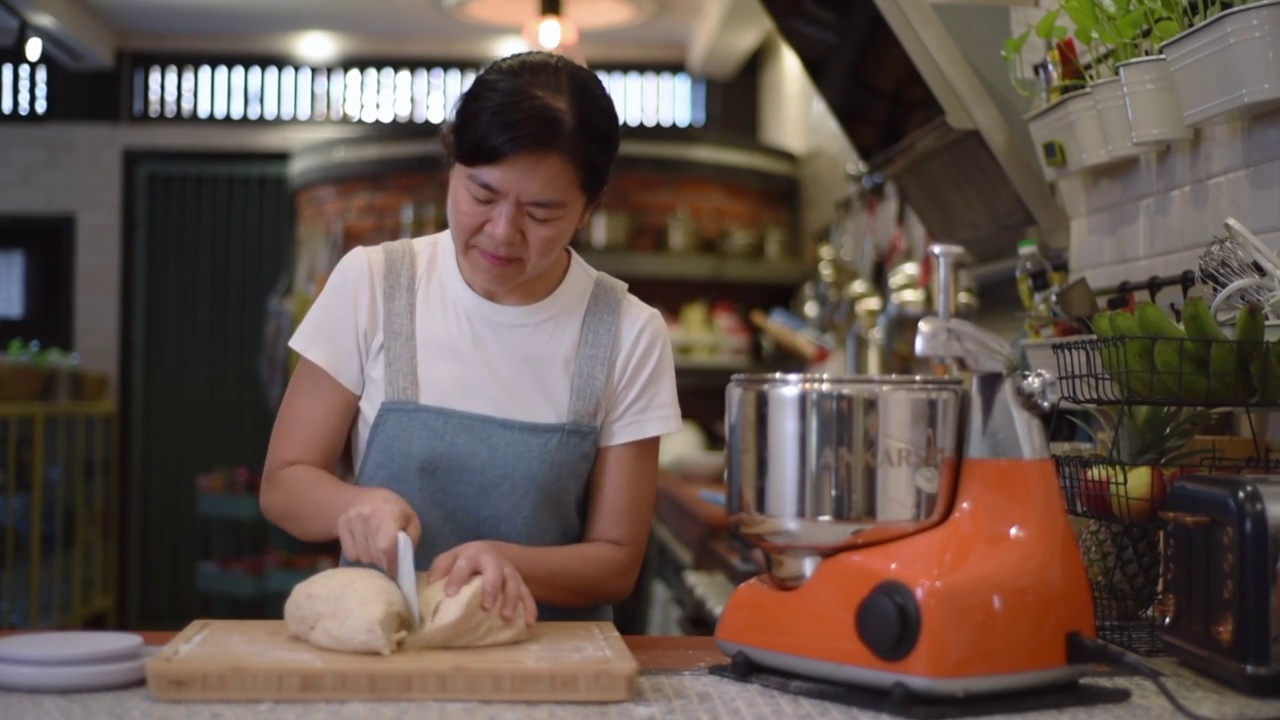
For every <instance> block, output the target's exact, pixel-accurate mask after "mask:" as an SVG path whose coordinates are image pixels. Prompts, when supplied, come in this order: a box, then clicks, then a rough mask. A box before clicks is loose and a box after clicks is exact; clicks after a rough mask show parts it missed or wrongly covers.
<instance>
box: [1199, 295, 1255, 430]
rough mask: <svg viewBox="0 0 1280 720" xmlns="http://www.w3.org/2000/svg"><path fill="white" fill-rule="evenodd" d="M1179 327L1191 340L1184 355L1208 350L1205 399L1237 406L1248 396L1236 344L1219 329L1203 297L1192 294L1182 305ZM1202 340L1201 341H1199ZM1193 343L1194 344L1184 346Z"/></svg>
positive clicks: (1245, 400)
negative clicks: (1183, 329)
mask: <svg viewBox="0 0 1280 720" xmlns="http://www.w3.org/2000/svg"><path fill="white" fill-rule="evenodd" d="M1182 326H1183V328H1185V329H1186V333H1187V337H1188V338H1189V339H1190V340H1189V341H1188V342H1186V343H1184V344H1183V345H1184V348H1185V349H1184V351H1183V354H1184V356H1192V355H1199V353H1200V350H1201V349H1202V348H1203V347H1208V349H1209V379H1208V387H1207V388H1206V390H1205V399H1206V400H1208V401H1209V402H1212V403H1215V404H1220V405H1238V404H1240V403H1242V402H1247V401H1248V399H1249V392H1248V388H1246V387H1245V384H1244V382H1243V381H1242V376H1241V374H1240V363H1239V360H1238V357H1237V350H1238V345H1237V344H1236V343H1234V342H1232V341H1231V339H1230V338H1228V337H1227V334H1226V333H1224V332H1222V328H1220V327H1218V322H1217V320H1215V319H1214V317H1213V313H1212V312H1211V311H1210V310H1209V303H1207V302H1205V299H1204V298H1202V297H1196V296H1192V297H1189V298H1187V301H1186V302H1185V303H1183V305H1182ZM1199 341H1203V342H1199ZM1193 342H1194V345H1195V347H1194V348H1192V347H1187V346H1189V345H1192V344H1193Z"/></svg>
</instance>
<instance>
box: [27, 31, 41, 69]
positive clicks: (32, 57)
mask: <svg viewBox="0 0 1280 720" xmlns="http://www.w3.org/2000/svg"><path fill="white" fill-rule="evenodd" d="M25 52H26V55H27V62H29V63H36V62H40V56H41V55H43V54H44V41H43V40H41V39H40V38H38V37H36V36H35V35H32V36H30V37H28V38H27V44H26V47H25Z"/></svg>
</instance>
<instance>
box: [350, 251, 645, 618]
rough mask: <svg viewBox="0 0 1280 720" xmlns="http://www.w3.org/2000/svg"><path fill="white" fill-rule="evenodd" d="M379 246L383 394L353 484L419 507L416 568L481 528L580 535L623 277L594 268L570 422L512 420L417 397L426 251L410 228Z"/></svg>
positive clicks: (564, 539)
mask: <svg viewBox="0 0 1280 720" xmlns="http://www.w3.org/2000/svg"><path fill="white" fill-rule="evenodd" d="M382 247H383V250H384V253H385V262H386V277H385V280H384V288H383V290H384V292H383V312H382V318H383V320H382V334H383V348H384V351H385V355H384V357H385V362H386V383H387V388H386V398H385V399H384V401H383V403H382V405H381V407H379V408H378V414H377V415H376V416H375V417H374V420H373V424H372V426H371V427H370V429H369V439H368V443H367V444H366V446H365V452H364V455H363V458H362V460H361V465H360V471H359V472H358V473H357V476H356V484H357V485H361V486H365V487H383V488H388V489H390V490H393V491H395V492H396V493H397V494H399V495H400V496H401V497H403V498H404V499H405V500H406V501H407V502H408V503H409V506H410V507H412V508H413V510H414V512H416V513H417V514H418V519H419V520H420V521H421V523H422V539H421V541H420V542H419V543H418V546H417V549H416V551H415V552H414V564H415V565H416V567H417V569H418V571H419V572H425V571H426V569H427V568H428V567H430V565H431V562H432V561H433V560H434V559H435V558H436V556H437V555H439V554H441V553H443V552H445V551H447V550H450V549H452V548H454V547H457V546H458V545H461V544H463V543H466V542H471V541H473V540H498V541H504V542H509V543H517V544H520V545H569V544H573V543H578V542H581V541H582V533H583V529H584V527H585V524H586V511H587V493H588V488H589V483H590V479H591V471H592V467H593V466H594V465H595V460H596V450H597V448H598V447H599V437H600V428H599V427H598V425H597V421H596V418H597V417H599V414H598V410H599V407H600V403H601V399H602V398H603V396H604V390H605V384H606V382H607V379H608V376H609V368H610V366H611V364H612V363H611V360H612V353H613V343H614V335H615V329H616V327H617V321H618V315H619V313H620V310H621V307H622V301H623V299H624V297H625V294H626V285H624V284H623V283H622V282H620V281H618V280H616V279H614V278H612V277H609V276H607V275H605V274H604V273H599V274H597V275H596V280H595V284H594V286H593V287H592V290H591V297H590V300H589V301H588V302H587V309H586V313H585V315H584V317H583V321H582V334H581V338H580V340H579V342H578V352H577V359H576V361H575V364H574V368H573V381H572V385H571V388H572V389H571V395H570V398H569V420H568V422H566V423H536V422H527V421H520V420H508V419H504V418H499V417H490V416H486V415H480V414H477V413H472V412H465V411H460V410H453V409H449V408H441V407H433V406H430V405H423V404H421V403H419V402H418V357H417V337H416V331H415V322H414V316H415V311H416V309H417V288H416V286H417V283H416V277H415V274H416V273H415V271H416V268H417V260H416V258H415V256H414V253H413V247H412V245H411V244H410V240H407V239H406V240H397V241H394V242H390V243H386V244H384V245H383V246H382ZM511 361H512V362H520V358H519V357H513V358H512V359H511ZM343 563H344V564H347V561H346V558H343ZM538 617H539V619H540V620H606V621H612V619H613V611H612V608H611V607H610V606H608V605H604V606H595V607H586V608H558V607H550V606H545V605H543V604H541V603H540V604H539V605H538Z"/></svg>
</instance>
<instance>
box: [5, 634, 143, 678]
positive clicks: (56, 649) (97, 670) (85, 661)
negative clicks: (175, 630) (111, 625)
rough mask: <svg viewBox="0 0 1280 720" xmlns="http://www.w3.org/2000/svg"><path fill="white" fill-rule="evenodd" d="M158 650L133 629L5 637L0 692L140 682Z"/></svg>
mask: <svg viewBox="0 0 1280 720" xmlns="http://www.w3.org/2000/svg"><path fill="white" fill-rule="evenodd" d="M152 652H153V650H151V649H148V648H147V647H145V646H144V644H143V642H142V637H141V636H139V635H135V634H133V633H122V632H109V631H96V630H83V631H79V630H78V631H54V632H37V633H24V634H19V635H12V636H10V637H6V638H0V690H15V691H18V692H82V691H91V690H110V689H114V688H121V687H127V686H130V685H137V684H140V683H142V682H143V680H144V679H145V677H146V662H147V659H148V658H150V657H151V655H152Z"/></svg>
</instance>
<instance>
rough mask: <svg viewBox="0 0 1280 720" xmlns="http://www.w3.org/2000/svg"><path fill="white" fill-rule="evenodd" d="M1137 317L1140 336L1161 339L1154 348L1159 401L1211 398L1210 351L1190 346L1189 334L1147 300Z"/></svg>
mask: <svg viewBox="0 0 1280 720" xmlns="http://www.w3.org/2000/svg"><path fill="white" fill-rule="evenodd" d="M1135 316H1136V317H1137V320H1138V327H1139V329H1140V331H1141V334H1143V335H1147V336H1151V337H1155V338H1160V339H1157V340H1156V341H1155V342H1154V344H1153V346H1152V354H1151V359H1152V362H1153V364H1154V365H1155V367H1156V369H1157V370H1159V372H1158V373H1156V374H1155V378H1154V380H1153V384H1152V390H1153V391H1154V392H1155V394H1156V395H1157V396H1159V397H1168V398H1173V399H1174V400H1177V401H1183V402H1201V401H1204V400H1205V399H1206V398H1207V396H1208V394H1209V381H1208V378H1207V377H1206V374H1207V372H1208V370H1209V356H1208V348H1206V347H1204V343H1202V342H1187V341H1186V340H1187V334H1186V332H1184V331H1183V329H1182V328H1180V327H1178V325H1177V323H1175V322H1174V321H1173V318H1171V317H1169V316H1168V315H1167V314H1166V313H1165V311H1164V310H1161V309H1160V306H1159V305H1156V304H1155V303H1153V302H1151V301H1150V300H1144V301H1143V302H1140V303H1138V308H1137V311H1136V312H1135Z"/></svg>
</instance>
